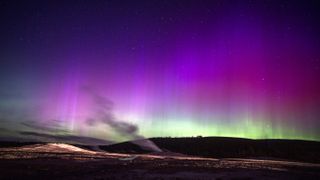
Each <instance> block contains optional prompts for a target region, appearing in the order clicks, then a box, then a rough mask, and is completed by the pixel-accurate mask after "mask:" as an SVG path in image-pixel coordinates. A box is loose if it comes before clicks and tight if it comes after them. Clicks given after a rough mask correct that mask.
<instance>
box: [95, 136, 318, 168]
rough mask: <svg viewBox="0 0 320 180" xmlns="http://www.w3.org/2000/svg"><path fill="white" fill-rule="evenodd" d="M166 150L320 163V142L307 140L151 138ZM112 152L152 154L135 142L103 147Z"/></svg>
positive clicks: (207, 155) (229, 156)
mask: <svg viewBox="0 0 320 180" xmlns="http://www.w3.org/2000/svg"><path fill="white" fill-rule="evenodd" d="M150 140H151V141H153V142H154V143H155V144H156V145H157V146H158V147H159V148H160V149H162V150H164V151H170V152H176V153H182V154H187V155H195V156H202V157H212V158H259V159H286V160H293V161H304V162H315V163H320V142H316V141H303V140H284V139H268V140H252V139H242V138H226V137H196V138H151V139H150ZM100 148H101V149H103V150H105V151H108V152H121V153H148V152H150V151H148V150H145V149H143V148H141V147H139V146H138V145H136V144H133V143H131V142H124V143H119V144H113V145H109V146H101V147H100Z"/></svg>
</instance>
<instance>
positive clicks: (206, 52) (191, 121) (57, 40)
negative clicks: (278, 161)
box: [0, 0, 320, 141]
mask: <svg viewBox="0 0 320 180" xmlns="http://www.w3.org/2000/svg"><path fill="white" fill-rule="evenodd" d="M319 12H320V8H319V5H317V3H316V1H302V0H301V1H278V0H267V1H258V0H252V1H249V0H245V1H237V0H227V1H224V0H212V1H209V0H208V1H202V0H193V1H192V0H191V1H190V0H187V1H183V0H162V1H160V0H119V1H116V0H114V1H109V0H92V1H89V0H87V1H86V0H71V1H51V0H49V1H40V0H39V1H35V0H31V1H9V0H3V1H0V14H1V18H0V27H1V28H0V29H1V30H0V52H1V53H0V128H1V129H0V131H1V133H0V136H1V137H2V139H6V138H7V139H10V138H15V139H23V138H31V139H32V138H33V139H38V140H45V139H48V138H49V139H50V137H51V136H52V137H54V136H59V137H61V136H68V137H70V136H72V137H75V136H77V137H78V136H79V137H88V138H97V139H102V140H110V141H121V140H126V139H132V138H135V137H137V136H139V137H140V136H143V137H159V136H160V137H166V136H173V137H177V136H198V135H201V136H228V137H245V138H254V139H260V138H262V139H265V138H285V139H306V140H317V141H319V140H320V119H319V118H320V93H319V92H320V84H319V78H320V51H319V47H320V41H319V40H320V38H319V34H320V33H319V32H320V26H319V20H318V18H319V17H320V14H319ZM95 97H101V99H102V98H103V99H102V100H103V102H104V104H101V103H100V101H95V100H94V99H95ZM97 102H98V103H97ZM99 103H100V104H99ZM97 104H98V105H97ZM99 105H103V106H104V107H105V108H107V109H108V111H107V112H103V113H104V114H103V116H101V109H100V107H97V106H99ZM102 111H105V109H103V110H102ZM106 117H107V118H111V120H108V121H105V120H101V118H106ZM115 122H118V123H115ZM135 127H136V128H137V129H134V128H135ZM132 128H133V129H132ZM123 131H125V132H126V133H123ZM25 132H29V135H30V134H31V133H34V134H36V133H37V134H45V135H46V136H45V138H44V137H43V136H42V137H41V136H30V137H28V136H26V134H28V133H25ZM30 132H31V133H30ZM132 134H134V135H137V136H131V135H132ZM48 135H50V137H48ZM43 138H44V139H43Z"/></svg>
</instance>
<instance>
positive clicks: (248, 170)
mask: <svg viewBox="0 0 320 180" xmlns="http://www.w3.org/2000/svg"><path fill="white" fill-rule="evenodd" d="M0 178H1V179H26V178H28V179H44V178H45V179H234V178H239V179H320V165H319V164H316V163H302V162H289V161H283V160H282V161H279V160H259V159H241V158H221V159H214V158H201V157H195V156H188V155H183V154H179V153H172V152H157V153H148V154H127V153H108V152H102V151H93V150H88V149H84V148H79V147H76V146H73V145H68V144H57V143H49V144H33V145H25V146H20V147H3V148H0Z"/></svg>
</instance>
